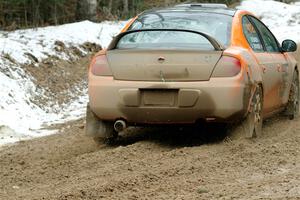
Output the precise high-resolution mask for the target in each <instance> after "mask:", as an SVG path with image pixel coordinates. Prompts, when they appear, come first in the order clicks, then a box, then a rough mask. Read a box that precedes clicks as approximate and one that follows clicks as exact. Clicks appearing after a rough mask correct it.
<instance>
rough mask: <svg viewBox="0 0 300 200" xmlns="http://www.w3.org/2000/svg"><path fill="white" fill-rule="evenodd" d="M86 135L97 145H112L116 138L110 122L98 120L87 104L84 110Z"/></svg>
mask: <svg viewBox="0 0 300 200" xmlns="http://www.w3.org/2000/svg"><path fill="white" fill-rule="evenodd" d="M85 132H86V135H88V136H90V137H92V138H93V139H94V141H95V142H96V143H97V144H103V143H106V144H112V143H114V141H115V140H116V139H117V137H118V133H117V132H116V131H115V130H114V128H113V123H112V122H106V121H103V120H100V119H99V118H98V117H97V116H96V115H95V114H94V113H93V112H92V110H91V108H90V106H89V104H88V105H87V109H86V126H85Z"/></svg>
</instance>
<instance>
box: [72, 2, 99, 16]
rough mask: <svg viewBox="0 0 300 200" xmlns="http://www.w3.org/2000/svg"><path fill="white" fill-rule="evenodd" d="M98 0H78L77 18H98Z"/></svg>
mask: <svg viewBox="0 0 300 200" xmlns="http://www.w3.org/2000/svg"><path fill="white" fill-rule="evenodd" d="M97 4H98V2H97V0H78V1H77V12H76V16H77V17H76V18H77V20H84V19H88V20H92V21H96V20H97Z"/></svg>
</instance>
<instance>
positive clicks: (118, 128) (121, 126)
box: [114, 120, 127, 133]
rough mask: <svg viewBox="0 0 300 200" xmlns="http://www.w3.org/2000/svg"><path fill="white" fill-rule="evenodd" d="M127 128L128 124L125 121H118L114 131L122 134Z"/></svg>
mask: <svg viewBox="0 0 300 200" xmlns="http://www.w3.org/2000/svg"><path fill="white" fill-rule="evenodd" d="M126 128H127V125H126V122H125V121H124V120H117V121H116V122H115V124H114V129H115V131H116V132H118V133H119V132H122V131H124V130H125V129H126Z"/></svg>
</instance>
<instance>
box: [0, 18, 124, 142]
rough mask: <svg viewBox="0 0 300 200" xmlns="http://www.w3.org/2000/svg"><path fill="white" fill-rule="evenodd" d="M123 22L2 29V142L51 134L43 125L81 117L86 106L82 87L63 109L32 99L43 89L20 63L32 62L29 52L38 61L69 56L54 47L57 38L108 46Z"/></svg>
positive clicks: (64, 40)
mask: <svg viewBox="0 0 300 200" xmlns="http://www.w3.org/2000/svg"><path fill="white" fill-rule="evenodd" d="M124 23H125V22H118V23H117V22H103V23H92V22H89V21H83V22H79V23H73V24H66V25H61V26H51V27H46V28H37V29H27V30H18V31H14V32H3V31H2V32H1V31H0V58H1V59H0V145H1V144H6V143H11V142H16V141H19V140H23V139H30V138H32V137H38V136H43V135H47V134H51V133H52V132H50V131H45V130H44V131H43V130H41V129H42V128H43V127H44V126H46V125H49V124H52V123H58V122H63V121H66V120H71V119H76V118H79V117H81V116H83V113H84V110H85V106H86V102H87V96H86V94H87V91H82V96H79V97H78V98H77V100H76V101H73V102H72V103H71V104H68V105H61V112H60V113H57V112H54V111H53V112H51V108H47V109H41V108H40V107H38V106H37V105H35V104H34V103H32V102H31V100H30V99H31V97H32V96H36V95H43V93H44V91H42V90H41V89H38V88H37V87H36V86H35V84H34V81H33V78H32V77H31V76H29V75H28V74H27V73H26V72H25V71H24V70H23V69H22V67H21V65H22V64H29V63H31V62H32V58H31V57H30V56H28V53H29V54H31V55H33V56H34V57H35V58H37V59H38V61H41V60H43V59H45V58H47V57H49V56H51V55H55V56H58V57H59V58H62V59H66V60H67V59H69V56H70V55H66V54H65V53H64V52H57V51H55V49H54V48H55V42H56V41H61V42H63V43H64V44H65V45H66V46H67V47H71V46H75V47H77V48H79V49H80V50H81V51H82V52H83V53H86V52H84V51H85V50H84V49H83V48H81V47H80V46H81V45H82V44H84V43H85V42H92V43H97V44H101V45H102V46H103V47H106V46H107V45H108V44H109V42H110V40H111V39H112V36H114V35H116V34H117V33H118V32H119V31H120V30H121V28H122V27H123V26H124ZM49 110H50V112H49ZM65 113H68V115H66V114H65Z"/></svg>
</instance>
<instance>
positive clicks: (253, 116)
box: [231, 87, 263, 139]
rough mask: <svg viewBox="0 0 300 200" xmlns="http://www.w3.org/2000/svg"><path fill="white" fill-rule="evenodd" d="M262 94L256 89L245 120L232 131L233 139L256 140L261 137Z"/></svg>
mask: <svg viewBox="0 0 300 200" xmlns="http://www.w3.org/2000/svg"><path fill="white" fill-rule="evenodd" d="M262 111H263V92H262V88H261V87H257V89H256V91H255V93H254V95H253V98H252V100H251V103H250V109H249V112H248V114H247V116H246V117H245V119H244V120H243V121H242V122H241V123H240V124H239V125H237V126H236V127H235V128H234V130H232V133H231V135H232V136H233V138H249V139H251V138H256V137H260V136H261V135H262V124H263V116H262Z"/></svg>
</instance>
